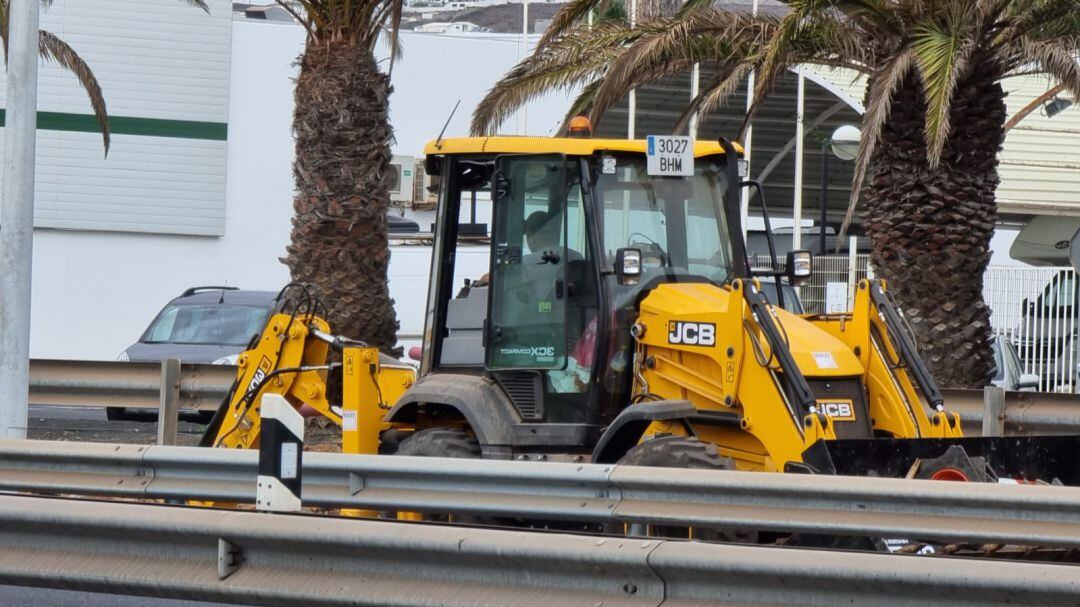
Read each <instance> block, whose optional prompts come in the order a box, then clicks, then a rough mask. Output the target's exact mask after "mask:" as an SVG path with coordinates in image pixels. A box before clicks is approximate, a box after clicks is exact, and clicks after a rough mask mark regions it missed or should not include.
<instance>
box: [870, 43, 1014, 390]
mask: <svg viewBox="0 0 1080 607" xmlns="http://www.w3.org/2000/svg"><path fill="white" fill-rule="evenodd" d="M987 67H988V66H978V65H975V64H974V63H973V64H972V69H971V70H970V72H969V76H967V77H966V78H965V79H964V80H962V81H960V82H959V83H958V85H957V88H956V92H955V97H954V100H955V102H954V104H953V107H952V114H951V124H952V132H951V135H950V137H949V141H948V143H947V144H946V147H945V152H944V155H943V156H942V160H941V164H940V165H939V167H938V168H937V169H934V170H931V169H930V167H929V165H928V163H927V160H926V151H925V138H924V136H923V129H924V116H925V111H926V104H925V103H924V102H923V93H922V91H921V86H922V84H921V82H920V81H919V79H918V77H917V76H915V75H914V74H910V75H909V76H908V77H907V78H906V79H905V81H904V83H903V84H902V86H901V87H900V89H899V90H898V91H897V93H896V97H895V98H894V99H893V104H892V112H891V114H890V117H889V120H888V123H887V124H886V126H885V129H884V133H883V134H882V139H881V141H880V143H879V145H878V147H877V150H878V151H877V152H876V153H875V155H874V158H873V161H872V163H871V166H870V170H869V174H868V176H867V183H868V185H867V187H866V189H865V191H864V200H865V205H864V212H863V226H864V228H865V230H866V232H867V234H868V235H869V237H870V241H871V245H872V252H871V256H870V261H871V264H872V265H873V266H874V270H875V272H877V274H878V276H880V277H881V278H884V279H885V280H886V281H888V288H889V291H890V292H891V293H892V294H893V295H894V297H895V298H896V301H897V303H898V304H899V305H900V307H901V308H902V309H903V312H904V315H905V316H906V317H907V319H908V320H909V321H910V323H911V326H912V330H913V331H914V333H915V337H916V341H917V343H918V347H919V351H920V352H921V353H922V355H923V358H924V360H925V361H926V365H927V367H928V368H929V369H930V371H931V372H932V373H933V375H934V378H935V379H936V380H937V382H938V384H939V385H941V386H943V387H964V388H972V387H980V386H982V385H984V384H985V383H986V381H987V379H988V373H989V372H990V370H991V368H992V366H993V357H992V354H991V350H990V338H991V331H990V309H989V308H988V307H987V305H986V303H985V302H984V301H983V297H982V289H983V273H984V272H985V270H986V266H987V264H988V263H989V261H990V238H991V237H992V236H993V232H994V221H995V219H996V217H997V203H996V201H995V198H994V192H995V190H996V189H997V185H998V174H997V153H998V151H999V150H1000V149H1001V144H1002V141H1003V140H1004V131H1003V125H1004V122H1005V115H1006V114H1005V102H1004V99H1005V94H1004V92H1003V91H1002V89H1001V86H1000V85H999V84H997V82H996V78H995V73H994V70H993V69H992V68H991V69H986V68H987Z"/></svg>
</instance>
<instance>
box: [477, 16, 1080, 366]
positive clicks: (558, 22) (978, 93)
mask: <svg viewBox="0 0 1080 607" xmlns="http://www.w3.org/2000/svg"><path fill="white" fill-rule="evenodd" d="M590 1H593V0H578V1H577V2H574V3H571V4H570V5H568V6H567V7H566V8H565V9H563V12H564V13H565V15H564V18H563V19H560V18H559V17H556V18H555V20H554V21H553V27H555V26H558V28H560V29H556V30H555V31H554V33H552V34H551V35H549V36H548V37H546V38H545V39H544V40H542V43H541V45H540V46H539V48H538V50H537V51H536V55H535V58H531V59H528V60H526V61H525V62H523V65H519V66H518V67H517V68H515V70H514V71H512V72H511V73H510V74H508V77H507V79H505V80H504V81H503V82H502V83H500V84H499V85H496V87H495V88H493V89H492V91H491V92H490V93H489V95H488V98H487V99H485V101H484V104H482V105H481V106H480V109H485V108H497V111H492V110H490V109H488V110H486V111H485V112H484V113H480V112H478V113H477V115H476V116H475V117H474V125H473V126H474V130H476V131H478V132H482V131H489V130H491V129H492V128H495V127H496V126H497V123H496V120H497V119H498V118H499V117H500V116H505V115H506V114H507V113H508V111H512V109H513V107H514V104H515V103H518V102H519V101H518V100H521V99H527V98H528V97H529V95H530V94H531V91H532V89H533V88H534V87H549V88H550V86H551V85H550V84H549V82H551V81H552V79H551V78H550V76H548V74H551V73H557V71H558V70H556V69H555V68H553V67H552V66H551V65H547V64H545V63H544V62H542V61H540V60H539V59H540V58H542V57H544V56H547V55H552V54H557V53H558V52H560V51H564V50H565V47H566V46H567V44H570V45H572V44H573V41H574V40H575V38H576V37H583V36H584V34H582V32H581V30H582V26H580V25H576V24H575V21H574V19H572V18H571V17H572V14H573V12H574V11H580V10H581V6H582V5H583V4H586V3H588V2H590ZM710 4H711V3H709V2H704V3H703V6H702V7H698V6H696V5H687V6H684V8H683V10H682V14H681V15H680V16H679V17H678V18H676V19H675V20H672V21H671V22H669V23H666V24H661V25H660V27H657V24H654V23H649V22H646V23H644V24H643V26H642V27H641V28H637V29H638V30H641V32H638V33H636V34H635V33H631V32H627V33H624V34H623V39H624V40H626V42H623V43H621V44H619V45H618V48H615V49H609V51H608V52H611V53H612V55H613V56H614V59H611V60H610V61H608V62H607V65H604V66H598V67H597V68H596V69H595V70H594V71H593V72H591V73H583V74H582V75H581V76H580V77H579V78H578V79H577V80H574V81H573V82H572V83H570V84H568V83H567V82H566V81H559V82H558V86H562V87H566V86H572V85H578V86H584V87H585V88H584V91H585V92H584V93H583V97H585V99H579V102H578V105H580V106H587V107H590V108H591V111H592V114H593V117H594V118H599V117H600V116H601V115H602V113H603V111H604V110H605V109H607V107H610V105H611V104H613V103H614V102H615V101H617V100H618V99H619V98H621V96H622V95H623V94H625V92H626V91H627V90H629V88H631V87H634V86H640V85H641V84H643V83H645V82H649V81H651V80H654V79H656V78H657V77H664V76H667V75H669V74H670V72H665V70H664V68H663V66H664V65H665V64H674V63H675V62H676V61H679V60H680V59H681V60H682V63H681V65H682V66H685V65H687V60H694V61H712V62H714V63H716V64H717V65H720V66H723V65H724V64H726V65H727V66H729V68H728V69H727V70H724V69H721V71H720V72H719V73H720V77H719V78H718V79H716V80H714V81H713V82H710V83H708V84H707V85H706V86H704V87H703V90H702V93H701V94H700V95H699V96H698V98H697V99H695V100H694V101H693V102H692V103H691V106H690V107H689V108H688V110H687V113H685V114H684V116H688V115H689V112H691V111H693V110H694V109H701V110H707V109H709V108H711V107H715V105H716V104H718V103H722V102H723V101H724V99H726V98H727V97H728V96H729V95H730V94H731V93H732V92H733V91H734V90H735V89H736V87H737V86H738V84H739V82H741V81H742V79H743V77H744V75H745V74H746V73H748V72H749V71H751V70H754V71H756V73H757V80H756V86H755V90H754V107H755V108H756V107H757V105H759V104H760V103H761V102H762V100H763V99H764V98H765V97H766V96H767V94H768V93H769V92H770V90H771V89H772V87H773V86H774V85H775V84H776V82H777V81H778V80H779V78H780V77H781V76H782V75H783V74H784V73H785V72H786V71H787V69H788V68H789V67H791V66H793V65H798V64H819V65H831V66H843V67H848V68H852V69H856V70H858V71H860V72H862V73H864V74H866V75H867V76H868V81H867V82H868V84H867V89H866V112H865V114H864V117H863V138H862V141H861V144H860V150H859V156H858V158H857V159H856V170H855V184H854V188H853V191H852V199H851V204H850V205H849V209H848V214H847V217H846V218H845V221H844V226H843V229H845V230H846V228H847V227H848V225H849V223H850V221H851V219H852V216H853V212H854V210H855V202H856V201H857V200H858V198H859V196H860V194H861V195H862V198H863V213H862V224H863V227H864V229H865V230H866V232H867V234H868V235H869V236H870V239H871V243H872V253H871V263H872V264H873V266H874V268H875V270H876V271H877V273H878V275H879V276H881V277H882V278H885V279H886V280H888V281H889V284H890V291H891V293H892V294H893V295H894V297H895V298H896V300H897V302H898V303H899V305H900V306H901V307H902V308H903V310H904V313H905V315H906V317H907V318H908V319H909V321H910V324H911V327H912V330H913V332H914V334H915V337H916V341H917V343H918V344H919V347H920V350H921V352H922V354H923V356H924V358H925V359H926V362H927V366H928V367H929V368H930V369H931V371H932V372H933V373H934V375H935V378H936V379H937V380H938V381H939V382H940V383H941V384H942V385H946V386H956V387H972V386H979V385H982V384H983V383H985V381H986V379H987V376H988V372H989V370H990V369H991V367H992V365H993V361H992V357H991V352H990V348H989V341H990V335H991V333H990V310H989V308H988V307H987V306H986V304H985V302H984V301H983V299H982V281H983V273H984V271H985V269H986V266H987V264H988V263H989V259H990V249H989V244H990V238H991V236H992V234H993V229H994V222H995V218H996V215H997V205H996V202H995V198H994V192H995V190H996V188H997V184H998V176H997V153H998V151H999V150H1000V149H1001V145H1002V141H1003V139H1004V123H1005V117H1006V111H1005V102H1004V99H1005V93H1004V91H1003V89H1002V87H1001V84H1000V82H1001V80H1002V79H1004V78H1007V77H1009V76H1012V75H1016V74H1030V73H1043V74H1046V75H1048V76H1049V78H1050V79H1052V80H1053V81H1055V82H1056V83H1058V84H1059V85H1061V86H1062V87H1064V89H1066V90H1068V91H1069V92H1070V93H1071V94H1073V95H1075V96H1078V97H1080V63H1078V52H1080V0H951V1H949V2H930V1H927V0H792V1H790V2H786V3H785V4H787V7H788V9H789V11H788V12H787V14H786V15H785V16H784V17H783V18H781V19H778V20H776V19H773V18H771V17H763V18H762V17H759V18H756V19H751V18H750V17H748V16H746V15H745V14H744V13H739V12H737V11H731V10H725V9H723V8H716V7H712V6H710ZM740 15H741V16H740ZM747 19H750V20H752V21H757V22H761V25H760V26H758V28H757V29H756V30H753V31H756V32H757V33H758V34H759V37H758V38H757V39H755V40H746V41H744V42H743V44H742V45H740V46H734V47H732V48H731V49H730V51H731V54H730V55H727V56H723V55H721V56H720V57H710V56H709V54H708V53H707V52H705V50H706V49H709V48H710V47H709V46H708V44H707V43H706V41H707V40H708V39H709V38H710V37H714V36H719V35H726V34H721V33H720V32H724V31H728V32H729V31H730V30H725V29H724V28H727V27H731V26H732V25H733V24H735V23H737V22H738V21H740V20H742V21H746V20H747ZM657 30H659V31H657ZM723 42H724V41H723V40H717V41H715V42H714V44H715V45H716V47H719V46H721V45H722V43H723ZM729 45H730V43H729ZM594 50H596V49H591V50H583V51H580V52H581V53H582V54H583V55H589V54H590V53H591V52H593V51H594ZM532 61H535V66H536V70H537V72H536V73H534V72H533V71H530V70H529V69H528V67H527V66H525V64H526V63H529V62H532ZM566 67H568V66H563V68H564V69H565V68H566ZM683 69H685V67H683ZM533 76H538V77H536V78H531V77H533ZM545 78H547V80H545ZM515 84H516V85H517V86H516V87H515V86H513V85H515ZM545 90H546V89H545ZM752 112H753V110H751V115H752ZM748 119H749V117H748Z"/></svg>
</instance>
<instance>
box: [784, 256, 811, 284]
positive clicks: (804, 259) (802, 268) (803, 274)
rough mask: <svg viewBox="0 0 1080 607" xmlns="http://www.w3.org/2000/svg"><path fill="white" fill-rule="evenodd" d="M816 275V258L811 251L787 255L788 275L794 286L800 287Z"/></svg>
mask: <svg viewBox="0 0 1080 607" xmlns="http://www.w3.org/2000/svg"><path fill="white" fill-rule="evenodd" d="M813 274H814V256H813V254H811V253H810V251H806V250H799V251H790V252H788V254H787V275H788V280H790V281H791V285H792V286H795V287H797V286H799V285H802V284H806V283H807V282H809V281H810V277H811V276H813Z"/></svg>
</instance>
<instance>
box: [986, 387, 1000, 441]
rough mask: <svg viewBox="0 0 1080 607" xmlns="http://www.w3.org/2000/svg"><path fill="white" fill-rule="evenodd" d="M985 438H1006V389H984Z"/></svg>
mask: <svg viewBox="0 0 1080 607" xmlns="http://www.w3.org/2000/svg"><path fill="white" fill-rule="evenodd" d="M983 405H984V409H983V418H982V435H983V436H1005V389H1004V388H999V387H997V386H986V387H985V388H983Z"/></svg>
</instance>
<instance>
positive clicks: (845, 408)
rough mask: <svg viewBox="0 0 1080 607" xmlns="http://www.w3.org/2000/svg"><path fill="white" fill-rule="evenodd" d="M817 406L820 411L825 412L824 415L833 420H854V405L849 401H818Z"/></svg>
mask: <svg viewBox="0 0 1080 607" xmlns="http://www.w3.org/2000/svg"><path fill="white" fill-rule="evenodd" d="M818 407H820V408H821V412H822V413H824V414H825V417H828V418H829V419H831V420H833V421H839V422H850V421H855V407H854V406H853V405H852V404H851V401H839V402H828V403H825V402H818Z"/></svg>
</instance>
